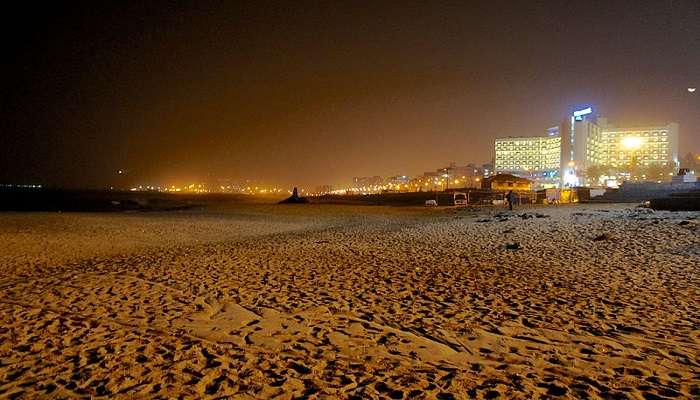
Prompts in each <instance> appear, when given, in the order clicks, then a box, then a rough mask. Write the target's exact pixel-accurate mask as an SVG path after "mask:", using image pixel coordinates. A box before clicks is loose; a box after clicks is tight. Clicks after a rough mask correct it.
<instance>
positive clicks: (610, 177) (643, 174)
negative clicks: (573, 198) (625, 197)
mask: <svg viewBox="0 0 700 400" xmlns="http://www.w3.org/2000/svg"><path fill="white" fill-rule="evenodd" d="M678 130H679V129H678V124H677V123H669V124H666V125H658V126H647V127H617V126H614V125H610V124H608V121H607V119H606V118H600V117H598V118H596V117H595V116H594V114H593V110H592V108H591V107H588V108H585V109H582V110H577V111H574V112H573V113H572V114H571V116H570V117H567V118H566V119H565V120H564V121H563V122H562V123H561V124H560V125H559V126H556V127H552V128H549V129H548V130H547V135H546V136H529V137H506V138H499V139H496V142H495V151H496V173H509V174H514V175H517V176H522V177H525V178H529V179H532V180H534V181H536V182H538V183H539V184H540V185H541V186H552V185H557V186H561V187H566V186H569V187H572V186H580V185H599V184H606V183H607V184H611V183H613V184H617V182H619V181H620V180H660V179H664V177H665V178H668V176H667V175H669V172H672V171H673V170H675V169H677V168H678V166H679V162H678Z"/></svg>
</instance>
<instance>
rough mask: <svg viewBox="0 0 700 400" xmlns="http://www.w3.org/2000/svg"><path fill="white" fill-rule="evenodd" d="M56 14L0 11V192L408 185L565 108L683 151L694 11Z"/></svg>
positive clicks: (633, 6) (129, 10)
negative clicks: (661, 126)
mask: <svg viewBox="0 0 700 400" xmlns="http://www.w3.org/2000/svg"><path fill="white" fill-rule="evenodd" d="M57 3H59V2H57ZM60 3H62V4H60V5H59V4H56V5H52V6H46V5H45V4H43V3H40V2H37V3H35V4H27V5H25V6H23V8H21V9H5V10H4V11H3V17H2V20H3V24H2V25H3V27H2V28H1V29H2V39H0V40H2V44H3V52H2V54H3V58H4V60H3V73H2V92H3V96H2V97H3V99H2V111H1V115H0V117H1V122H0V129H1V133H0V183H43V184H45V185H65V186H83V187H86V186H109V185H110V184H112V183H113V182H114V178H115V177H116V174H115V171H117V170H118V169H124V170H127V171H128V172H129V175H128V177H129V179H130V181H131V182H130V183H133V184H139V183H144V184H146V183H156V182H157V183H183V182H185V181H190V180H194V179H201V180H203V179H208V178H233V179H244V178H249V179H260V180H265V181H266V182H271V183H279V184H284V185H294V184H296V185H315V184H324V183H329V184H334V183H342V182H348V181H349V180H350V178H351V177H352V176H362V175H383V176H388V175H395V174H407V175H413V174H420V173H422V172H424V171H428V170H434V169H436V168H438V167H441V166H444V165H446V164H447V163H449V162H450V161H456V162H457V163H459V164H465V163H467V162H477V163H483V162H489V161H490V160H491V157H492V152H493V139H494V138H495V137H496V136H503V135H533V134H541V133H544V131H545V130H546V128H547V127H549V126H552V125H555V124H557V123H558V122H559V121H560V120H562V119H563V118H564V117H565V116H566V115H567V114H568V113H569V111H570V110H571V109H572V108H573V107H576V106H579V105H592V106H593V107H594V108H595V109H596V110H597V111H598V112H599V113H601V114H603V115H605V116H607V117H608V118H609V120H610V122H611V123H614V124H617V125H630V124H650V123H666V122H668V121H676V122H678V123H680V126H681V146H680V149H681V154H685V153H686V152H688V151H698V150H700V93H698V92H696V93H694V94H690V93H689V92H688V91H687V90H686V88H687V87H689V86H700V1H697V0H689V1H660V0H655V1H629V2H619V1H602V2H595V1H577V2H568V1H567V2H565V1H561V2H559V1H557V2H549V3H552V4H545V3H547V2H542V3H540V2H533V1H527V2H526V1H523V2H517V3H518V4H519V5H514V4H513V3H516V2H497V1H488V2H483V3H476V2H467V3H468V4H460V2H449V3H447V2H446V3H440V4H438V2H433V1H426V2H415V3H414V2H408V1H406V2H392V3H381V4H379V3H378V2H374V1H371V2H360V1H351V2H347V4H345V5H338V4H335V3H336V2H329V3H328V4H325V5H319V4H318V3H321V2H289V3H265V2H261V1H253V2H249V3H246V2H237V1H224V2H211V3H208V2H203V1H195V2H191V4H190V5H189V6H182V5H179V4H176V3H175V2H172V3H158V2H142V3H147V4H134V5H126V3H124V4H119V5H110V6H105V5H98V4H97V3H100V2H89V3H84V4H81V3H74V2H65V3H64V2H60ZM93 3H94V4H93ZM116 3H122V2H116ZM140 3H141V2H140Z"/></svg>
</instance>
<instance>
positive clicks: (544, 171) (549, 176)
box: [495, 132, 561, 183]
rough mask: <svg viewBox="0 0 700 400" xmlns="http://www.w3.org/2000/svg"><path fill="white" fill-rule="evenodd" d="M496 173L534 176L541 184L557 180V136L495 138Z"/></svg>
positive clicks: (559, 144)
mask: <svg viewBox="0 0 700 400" xmlns="http://www.w3.org/2000/svg"><path fill="white" fill-rule="evenodd" d="M495 161H496V165H495V169H496V173H497V174H512V175H517V176H521V177H525V178H533V179H537V180H538V181H539V182H543V183H555V182H558V181H559V173H560V169H561V137H560V136H559V135H558V134H554V133H551V132H550V134H549V135H547V136H530V137H505V138H499V139H496V158H495Z"/></svg>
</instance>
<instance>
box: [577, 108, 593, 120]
mask: <svg viewBox="0 0 700 400" xmlns="http://www.w3.org/2000/svg"><path fill="white" fill-rule="evenodd" d="M592 113H593V108H591V107H588V108H584V109H583V110H576V111H574V119H575V120H576V121H583V116H584V115H588V114H592Z"/></svg>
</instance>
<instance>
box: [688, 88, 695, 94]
mask: <svg viewBox="0 0 700 400" xmlns="http://www.w3.org/2000/svg"><path fill="white" fill-rule="evenodd" d="M695 90H696V88H694V87H689V88H688V91H689V92H690V93H695Z"/></svg>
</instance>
